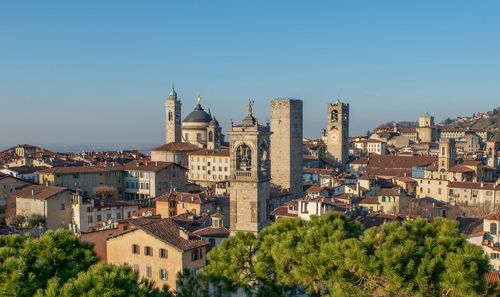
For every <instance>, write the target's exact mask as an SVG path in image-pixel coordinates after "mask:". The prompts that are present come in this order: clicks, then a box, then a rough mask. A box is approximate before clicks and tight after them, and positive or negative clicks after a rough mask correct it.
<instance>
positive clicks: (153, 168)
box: [123, 161, 186, 172]
mask: <svg viewBox="0 0 500 297" xmlns="http://www.w3.org/2000/svg"><path fill="white" fill-rule="evenodd" d="M170 166H178V167H180V168H184V169H186V168H185V167H183V166H181V165H179V164H177V163H173V162H151V161H150V162H147V161H132V162H129V163H127V164H125V165H124V166H123V169H124V170H139V171H150V172H159V171H161V170H164V169H167V168H169V167H170Z"/></svg>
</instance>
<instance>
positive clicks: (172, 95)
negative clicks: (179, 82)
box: [169, 84, 177, 99]
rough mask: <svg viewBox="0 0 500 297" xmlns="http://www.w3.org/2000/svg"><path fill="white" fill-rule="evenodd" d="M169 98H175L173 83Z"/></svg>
mask: <svg viewBox="0 0 500 297" xmlns="http://www.w3.org/2000/svg"><path fill="white" fill-rule="evenodd" d="M169 96H170V98H174V99H177V93H176V92H175V88H174V84H172V91H171V92H170V95H169Z"/></svg>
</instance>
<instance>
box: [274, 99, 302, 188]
mask: <svg viewBox="0 0 500 297" xmlns="http://www.w3.org/2000/svg"><path fill="white" fill-rule="evenodd" d="M302 129H303V124H302V100H296V99H275V100H273V101H271V131H272V134H271V144H272V145H271V159H272V162H271V177H272V182H273V183H274V184H276V185H278V186H281V188H283V189H289V190H290V192H291V195H292V197H293V198H300V197H302V138H303V137H302V134H303V132H302Z"/></svg>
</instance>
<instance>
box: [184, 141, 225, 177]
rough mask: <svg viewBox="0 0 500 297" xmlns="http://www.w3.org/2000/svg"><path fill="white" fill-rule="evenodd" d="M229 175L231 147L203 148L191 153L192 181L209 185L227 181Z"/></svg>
mask: <svg viewBox="0 0 500 297" xmlns="http://www.w3.org/2000/svg"><path fill="white" fill-rule="evenodd" d="M229 176H230V164H229V149H226V148H221V149H216V150H209V149H203V150H199V151H196V152H191V153H189V180H190V181H192V182H195V183H197V184H200V185H202V186H208V185H212V184H214V183H217V182H222V181H227V180H229Z"/></svg>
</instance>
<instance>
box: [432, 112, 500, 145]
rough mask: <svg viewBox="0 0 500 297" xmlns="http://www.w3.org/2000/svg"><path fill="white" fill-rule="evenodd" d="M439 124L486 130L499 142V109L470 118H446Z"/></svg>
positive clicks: (473, 115)
mask: <svg viewBox="0 0 500 297" xmlns="http://www.w3.org/2000/svg"><path fill="white" fill-rule="evenodd" d="M439 124H440V125H441V126H443V127H451V128H462V129H467V128H469V129H473V130H476V129H480V130H488V131H490V132H491V133H492V135H494V138H495V139H496V140H500V107H497V108H494V109H493V110H491V111H488V112H478V113H474V114H472V116H461V117H457V118H454V119H450V118H447V119H445V120H444V121H442V122H441V123H439Z"/></svg>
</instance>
